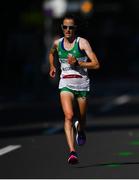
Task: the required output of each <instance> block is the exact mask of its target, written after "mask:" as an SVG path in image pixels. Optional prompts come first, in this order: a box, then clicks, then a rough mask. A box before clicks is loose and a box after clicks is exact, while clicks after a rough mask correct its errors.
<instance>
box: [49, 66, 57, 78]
mask: <svg viewBox="0 0 139 180" xmlns="http://www.w3.org/2000/svg"><path fill="white" fill-rule="evenodd" d="M49 75H50V77H51V78H55V75H56V68H55V67H51V68H50V71H49Z"/></svg>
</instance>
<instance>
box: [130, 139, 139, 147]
mask: <svg viewBox="0 0 139 180" xmlns="http://www.w3.org/2000/svg"><path fill="white" fill-rule="evenodd" d="M129 144H130V145H133V146H139V140H134V141H131V142H130V143H129Z"/></svg>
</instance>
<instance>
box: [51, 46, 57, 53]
mask: <svg viewBox="0 0 139 180" xmlns="http://www.w3.org/2000/svg"><path fill="white" fill-rule="evenodd" d="M55 51H56V48H55V47H54V46H53V47H52V48H51V49H50V53H51V54H54V52H55Z"/></svg>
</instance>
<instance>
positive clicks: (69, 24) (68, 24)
mask: <svg viewBox="0 0 139 180" xmlns="http://www.w3.org/2000/svg"><path fill="white" fill-rule="evenodd" d="M62 29H63V33H64V36H65V37H66V38H72V37H73V36H74V33H75V24H74V20H73V19H64V21H63V25H62Z"/></svg>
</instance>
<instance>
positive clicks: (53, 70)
mask: <svg viewBox="0 0 139 180" xmlns="http://www.w3.org/2000/svg"><path fill="white" fill-rule="evenodd" d="M57 45H58V40H55V41H54V43H53V46H52V47H51V49H50V52H49V65H50V71H49V75H50V77H51V78H54V77H55V74H56V68H55V64H54V53H55V51H56V50H57Z"/></svg>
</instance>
